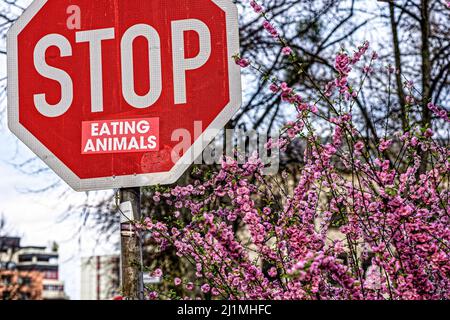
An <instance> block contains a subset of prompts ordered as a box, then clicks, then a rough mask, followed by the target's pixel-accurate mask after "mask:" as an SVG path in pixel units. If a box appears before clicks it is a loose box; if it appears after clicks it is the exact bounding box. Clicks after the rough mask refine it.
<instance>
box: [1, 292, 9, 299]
mask: <svg viewBox="0 0 450 320" xmlns="http://www.w3.org/2000/svg"><path fill="white" fill-rule="evenodd" d="M2 299H3V300H9V299H11V292H9V291H3V296H2Z"/></svg>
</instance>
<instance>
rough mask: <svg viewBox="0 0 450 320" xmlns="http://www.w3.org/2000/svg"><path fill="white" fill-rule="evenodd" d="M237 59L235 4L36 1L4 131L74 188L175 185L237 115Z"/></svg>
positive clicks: (24, 22) (22, 30)
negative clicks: (9, 130) (9, 131)
mask: <svg viewBox="0 0 450 320" xmlns="http://www.w3.org/2000/svg"><path fill="white" fill-rule="evenodd" d="M238 52H239V36H238V22H237V8H236V6H235V5H234V4H233V3H232V2H231V0H152V1H129V0H96V1H92V0H35V1H34V2H33V3H32V4H31V6H30V7H29V8H28V9H27V10H26V11H25V13H24V14H23V15H22V16H21V17H20V18H19V20H18V21H17V22H16V23H15V24H14V25H13V27H12V28H11V29H10V31H9V32H8V123H9V127H10V129H11V131H12V132H13V133H14V134H15V135H16V136H17V137H18V138H19V139H20V140H22V141H23V142H24V143H25V144H26V145H27V146H28V147H29V148H30V149H31V150H32V151H33V152H34V153H36V154H37V155H38V156H39V157H40V158H41V159H42V160H43V161H44V162H45V163H46V164H47V165H48V166H49V167H50V168H52V169H53V170H54V171H55V172H56V173H57V174H58V175H59V176H60V177H61V178H62V179H63V180H65V181H66V182H67V183H68V184H69V185H70V186H71V187H72V188H73V189H75V190H79V191H83V190H95V189H107V188H120V187H132V186H144V185H154V184H168V183H174V182H176V181H177V180H178V178H179V177H180V176H181V175H182V174H183V172H184V171H185V170H186V169H187V168H188V167H189V166H190V165H191V164H192V162H193V160H194V159H195V158H197V157H198V156H199V155H200V154H201V152H202V151H203V148H204V147H206V145H207V144H208V143H209V142H211V141H212V139H213V138H214V136H215V135H216V134H217V133H218V131H219V130H220V129H221V128H223V126H224V125H225V124H226V123H227V122H228V121H229V120H230V118H231V117H232V116H233V114H234V113H235V112H236V111H237V110H238V108H239V107H240V103H241V82H240V70H239V68H238V66H236V64H235V63H234V61H233V58H232V57H233V55H235V54H236V53H238ZM186 137H189V139H187V138H186ZM180 144H183V147H180ZM186 146H187V147H186Z"/></svg>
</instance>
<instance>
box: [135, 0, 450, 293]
mask: <svg viewBox="0 0 450 320" xmlns="http://www.w3.org/2000/svg"><path fill="white" fill-rule="evenodd" d="M251 6H252V7H253V9H254V10H255V11H256V12H257V13H261V14H262V13H263V12H264V10H263V9H262V7H260V6H259V5H258V4H257V3H256V1H251ZM267 23H269V24H267ZM267 23H266V24H265V25H266V26H265V29H266V30H267V31H269V33H270V34H272V31H273V33H275V32H276V30H275V28H274V27H273V26H272V25H271V24H270V22H268V21H267ZM269 25H270V27H269ZM272 28H273V29H272ZM272 35H273V34H272ZM368 47H369V44H368V42H365V43H364V44H363V45H362V46H360V47H359V48H358V51H357V52H356V53H355V54H354V55H353V56H349V55H348V54H346V53H343V52H342V53H339V54H338V56H337V57H336V60H335V68H336V70H337V71H338V75H337V78H336V79H335V80H334V81H333V82H330V83H329V84H328V85H327V92H326V94H327V95H331V91H332V90H333V89H334V88H337V89H338V91H339V94H341V95H343V96H344V97H346V98H349V97H351V96H353V95H354V94H355V93H354V92H353V91H352V90H351V88H350V87H349V85H348V80H347V79H348V77H349V75H350V72H352V69H353V66H354V64H355V63H357V62H358V61H360V60H361V59H362V57H363V55H364V54H365V53H366V52H367V50H368ZM236 59H237V61H236V62H237V63H238V64H240V63H242V65H246V66H248V64H247V62H248V61H246V60H244V61H241V60H240V58H236ZM374 59H377V56H376V54H373V55H372V60H374ZM279 83H280V82H278V83H277V82H275V81H274V82H273V83H272V84H271V86H270V90H271V91H272V92H273V93H279V94H280V96H281V99H282V100H283V101H286V102H289V103H291V104H294V105H295V106H296V107H297V110H298V114H297V118H296V119H295V121H289V122H288V123H287V124H286V126H285V127H284V131H283V136H282V137H281V138H280V139H279V140H277V141H273V140H270V141H269V142H268V143H267V145H266V147H267V148H268V149H270V148H272V147H273V146H274V145H278V146H280V147H282V148H286V147H287V146H289V145H290V144H291V143H292V141H294V140H295V139H298V138H299V137H300V139H303V142H304V143H305V145H306V147H305V151H304V154H303V162H302V164H300V165H295V164H294V165H293V166H294V168H293V170H292V171H293V172H295V174H292V176H291V175H289V174H287V173H285V174H283V175H282V176H281V178H280V177H271V178H267V177H264V176H263V175H262V169H263V168H264V165H263V163H262V162H261V160H260V159H259V158H258V154H256V153H255V154H253V155H252V156H251V157H249V158H248V159H247V162H246V163H245V164H243V165H241V164H239V163H238V162H237V161H236V160H235V159H233V158H230V157H227V158H224V159H223V161H222V164H221V167H220V168H218V169H217V170H216V171H213V172H210V173H208V174H207V175H205V177H204V179H202V181H200V179H199V180H196V181H195V182H194V183H193V184H191V185H187V186H176V187H173V188H167V189H165V190H164V191H161V190H160V189H158V190H159V191H158V192H154V193H153V195H152V198H153V200H154V202H155V203H156V204H157V205H161V206H165V208H171V210H172V211H173V212H172V213H173V214H172V215H168V216H165V217H164V219H163V220H162V221H160V220H161V219H156V218H155V219H150V218H146V219H145V220H144V221H143V228H144V229H145V230H146V231H148V232H149V234H150V236H151V239H152V241H153V245H154V246H155V247H156V248H158V250H159V251H160V252H164V251H165V250H172V252H176V254H177V255H178V256H179V257H180V259H185V261H187V262H188V263H189V265H190V266H192V276H190V275H187V276H186V277H185V278H184V279H181V278H178V277H176V278H172V279H170V285H171V286H174V287H175V288H177V289H183V290H185V291H187V293H186V295H187V296H186V297H181V296H180V297H177V296H170V297H171V298H176V299H178V298H185V299H192V298H197V299H199V298H201V297H213V298H220V299H229V300H235V299H253V300H257V299H293V300H299V299H320V300H324V299H333V300H335V299H351V300H359V299H371V300H378V299H380V300H381V299H391V300H398V299H417V300H430V299H436V300H437V299H441V300H443V299H450V289H449V288H450V276H449V275H450V249H449V246H450V189H449V188H448V181H449V179H450V177H449V173H450V160H449V159H450V148H448V146H441V145H440V144H439V143H438V142H437V141H435V140H433V135H434V133H433V131H432V130H431V129H429V128H421V127H419V125H416V126H413V127H412V128H411V129H410V130H408V131H407V132H401V133H400V134H398V135H388V134H387V133H386V134H385V137H384V139H382V140H381V141H380V142H379V143H378V144H376V143H370V142H368V141H367V140H366V139H365V137H364V136H363V135H362V134H360V132H359V131H358V129H357V128H356V127H355V125H354V124H353V120H352V119H353V115H352V113H351V109H350V110H345V109H338V108H334V110H333V112H334V113H335V114H333V116H331V117H330V116H328V117H326V116H323V115H321V116H322V118H324V120H326V121H327V122H328V124H329V125H330V126H331V128H333V131H332V136H331V137H330V139H328V140H324V139H323V137H322V135H321V133H320V132H317V130H316V129H314V127H312V126H311V117H313V116H315V115H314V114H316V115H317V113H318V111H317V107H316V104H315V103H313V104H312V105H309V104H307V103H305V102H303V101H302V99H301V98H300V96H298V95H297V94H296V93H295V92H294V90H293V89H292V88H291V87H290V86H289V85H288V84H287V83H285V82H281V84H279ZM429 108H430V110H432V111H433V112H434V113H435V114H437V115H438V116H440V117H441V118H443V119H445V120H446V121H448V114H447V113H446V112H445V114H444V110H443V109H441V108H439V107H437V106H435V105H433V104H430V105H429ZM305 110H310V111H312V112H303V111H305ZM304 131H306V134H302V132H304ZM294 147H295V145H294ZM395 150H401V151H400V152H399V154H398V155H397V156H396V158H394V159H392V158H390V153H391V151H392V152H393V151H395ZM424 151H427V152H426V153H425V154H426V156H427V157H429V158H428V160H427V159H423V157H424ZM424 161H425V163H428V165H427V166H425V168H424V166H423V164H424ZM180 212H183V213H184V215H185V216H186V215H187V218H185V217H183V218H180ZM165 273H168V272H166V270H164V274H165ZM152 274H153V275H154V276H158V277H162V276H163V271H162V270H161V269H160V268H156V269H155V270H154V271H153V273H152ZM168 277H170V275H164V279H165V281H166V280H167V278H168ZM157 289H158V288H157V287H156V288H155V287H154V288H149V290H150V292H149V293H148V298H149V299H158V298H160V297H162V296H163V294H159V293H158V290H157Z"/></svg>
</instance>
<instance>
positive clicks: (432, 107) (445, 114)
mask: <svg viewBox="0 0 450 320" xmlns="http://www.w3.org/2000/svg"><path fill="white" fill-rule="evenodd" d="M428 109H430V110H431V111H432V112H433V113H434V114H435V115H436V116H438V117H439V118H441V119H444V120H445V121H446V122H450V117H449V116H448V112H447V111H446V110H444V109H442V108H439V107H438V106H436V105H434V104H433V103H431V102H430V103H429V104H428Z"/></svg>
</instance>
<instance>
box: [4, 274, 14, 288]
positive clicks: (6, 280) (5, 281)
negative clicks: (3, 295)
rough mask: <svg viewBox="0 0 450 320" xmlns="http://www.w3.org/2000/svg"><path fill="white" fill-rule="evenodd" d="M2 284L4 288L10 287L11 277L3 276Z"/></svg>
mask: <svg viewBox="0 0 450 320" xmlns="http://www.w3.org/2000/svg"><path fill="white" fill-rule="evenodd" d="M2 283H3V284H4V285H5V286H9V285H11V284H12V276H7V275H3V276H2Z"/></svg>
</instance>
